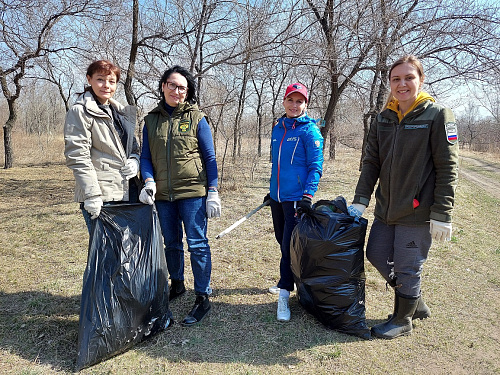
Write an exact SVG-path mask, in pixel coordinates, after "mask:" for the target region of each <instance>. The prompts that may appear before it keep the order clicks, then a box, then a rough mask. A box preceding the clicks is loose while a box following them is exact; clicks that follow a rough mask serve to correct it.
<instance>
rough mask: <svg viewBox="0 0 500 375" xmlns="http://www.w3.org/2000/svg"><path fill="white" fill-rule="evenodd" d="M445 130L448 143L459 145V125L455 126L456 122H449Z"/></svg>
mask: <svg viewBox="0 0 500 375" xmlns="http://www.w3.org/2000/svg"><path fill="white" fill-rule="evenodd" d="M444 128H445V130H446V139H447V140H448V143H451V144H452V145H453V144H455V143H457V141H458V134H457V133H458V132H457V124H455V123H454V122H447V123H446V124H445V125H444Z"/></svg>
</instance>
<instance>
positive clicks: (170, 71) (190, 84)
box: [158, 65, 198, 104]
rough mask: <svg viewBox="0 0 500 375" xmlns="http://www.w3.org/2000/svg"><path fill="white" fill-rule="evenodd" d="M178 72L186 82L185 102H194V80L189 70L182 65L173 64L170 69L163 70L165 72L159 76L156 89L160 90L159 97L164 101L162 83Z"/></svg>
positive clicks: (195, 100) (195, 99) (195, 98)
mask: <svg viewBox="0 0 500 375" xmlns="http://www.w3.org/2000/svg"><path fill="white" fill-rule="evenodd" d="M173 73H179V74H180V75H182V76H184V78H186V81H187V84H188V90H187V93H186V102H188V103H191V104H195V103H196V102H197V101H198V99H197V97H196V80H195V79H194V77H193V75H192V74H191V72H190V71H189V70H187V69H186V68H183V67H182V66H179V65H175V66H173V67H171V68H170V69H167V70H165V73H163V75H162V76H161V79H160V83H159V85H158V89H159V91H160V95H161V98H162V99H163V101H165V95H164V94H163V90H162V87H161V86H162V85H163V84H164V83H166V82H167V79H168V78H169V77H170V76H171V75H172V74H173Z"/></svg>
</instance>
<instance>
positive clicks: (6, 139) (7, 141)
mask: <svg viewBox="0 0 500 375" xmlns="http://www.w3.org/2000/svg"><path fill="white" fill-rule="evenodd" d="M3 146H4V149H5V164H4V169H9V168H12V166H13V151H12V126H7V125H4V127H3Z"/></svg>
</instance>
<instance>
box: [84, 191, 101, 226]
mask: <svg viewBox="0 0 500 375" xmlns="http://www.w3.org/2000/svg"><path fill="white" fill-rule="evenodd" d="M102 204H103V203H102V198H101V197H100V196H98V195H97V196H95V197H90V198H87V199H85V201H84V202H83V208H85V209H86V210H87V212H88V213H89V214H90V218H91V219H92V220H94V219H97V217H98V216H99V214H100V213H101V207H102Z"/></svg>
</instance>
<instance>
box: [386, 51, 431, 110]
mask: <svg viewBox="0 0 500 375" xmlns="http://www.w3.org/2000/svg"><path fill="white" fill-rule="evenodd" d="M405 63H408V64H410V65H413V67H414V68H415V69H416V70H417V73H418V75H419V77H420V81H423V79H424V78H425V74H424V67H423V66H422V63H421V62H420V60H419V59H418V58H417V57H416V56H414V55H404V56H403V57H401V58H400V59H397V60H396V61H394V63H393V64H392V65H391V67H390V69H389V75H388V79H389V81H390V80H391V73H392V71H393V69H394V68H395V67H396V66H399V65H401V64H405ZM392 98H393V96H392V94H391V91H390V90H389V94H388V95H387V100H386V101H385V105H384V108H383V109H386V108H387V105H388V104H389V103H390V102H391V100H392Z"/></svg>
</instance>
